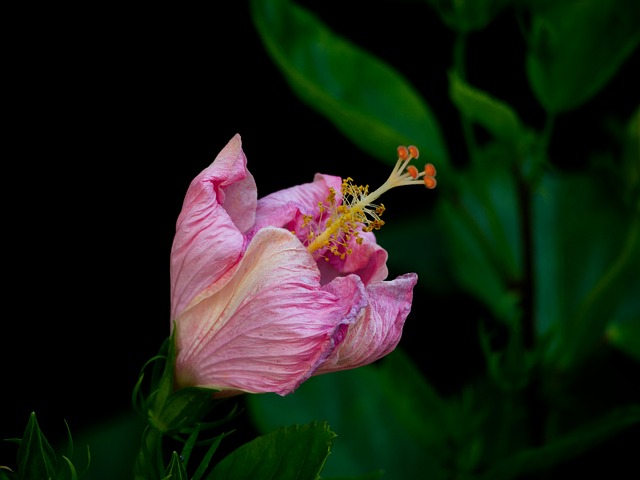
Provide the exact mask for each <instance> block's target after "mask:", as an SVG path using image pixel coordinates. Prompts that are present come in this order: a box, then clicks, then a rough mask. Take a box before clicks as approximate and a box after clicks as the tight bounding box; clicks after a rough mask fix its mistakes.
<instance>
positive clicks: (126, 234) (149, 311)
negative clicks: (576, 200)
mask: <svg viewBox="0 0 640 480" xmlns="http://www.w3.org/2000/svg"><path fill="white" fill-rule="evenodd" d="M218 3H220V6H219V7H208V8H207V9H202V10H200V9H197V8H195V7H194V8H193V10H190V9H189V8H185V7H180V8H178V7H165V8H162V7H159V6H157V5H153V6H152V7H149V8H148V9H146V10H143V9H141V8H137V9H136V10H135V11H134V10H132V9H130V8H122V9H119V10H117V9H115V8H113V7H111V8H108V7H105V10H104V11H100V10H99V9H98V8H95V7H92V8H91V9H84V10H83V8H82V7H74V8H70V7H69V9H68V10H67V11H61V10H60V7H55V9H54V8H53V7H50V8H51V10H45V9H42V8H41V9H38V10H36V9H34V10H31V11H27V10H24V11H16V12H15V13H14V14H13V15H12V16H11V20H10V23H11V27H12V28H11V35H10V39H9V43H8V47H9V48H8V51H9V55H8V58H7V59H6V60H7V66H8V68H5V73H4V75H3V76H6V77H7V79H8V80H9V83H10V87H9V88H8V89H7V90H6V94H5V101H6V102H7V104H8V105H7V106H8V108H7V109H6V110H5V112H6V114H5V117H6V121H8V124H9V125H8V128H7V129H6V130H5V132H6V140H5V141H3V143H4V152H5V153H4V155H3V158H4V162H3V164H4V165H5V170H4V173H3V176H2V178H3V184H4V188H3V199H4V209H3V210H4V218H3V230H4V235H3V237H4V242H3V243H4V250H5V255H4V257H5V258H4V266H5V269H4V272H5V275H4V282H3V283H4V285H5V286H4V288H3V289H2V292H3V295H2V298H3V304H4V306H5V309H4V314H3V316H4V318H3V320H2V330H1V332H0V335H1V336H0V372H1V373H0V398H1V405H2V407H1V410H0V412H1V413H0V438H8V437H14V436H20V435H21V434H22V431H23V429H24V426H25V424H26V421H27V419H28V416H29V414H30V413H31V412H32V411H35V412H36V413H37V415H38V420H39V422H40V424H41V426H42V427H43V429H44V430H45V433H47V432H51V435H52V436H53V437H54V438H55V437H56V436H57V435H60V436H62V434H63V433H64V431H63V427H62V421H63V419H64V420H66V421H67V422H68V423H69V425H70V427H71V430H72V432H75V431H79V430H82V429H83V428H84V427H86V426H88V425H91V424H92V423H94V422H97V421H100V420H103V419H108V418H110V417H111V416H112V415H113V414H114V413H118V412H123V411H128V410H129V409H130V393H131V390H132V388H133V385H134V383H135V381H136V379H137V377H138V373H139V370H140V368H141V366H142V364H143V363H144V362H145V361H146V360H147V359H149V358H150V357H151V356H153V355H154V354H155V353H156V352H157V350H158V348H159V346H160V344H161V342H162V341H163V340H164V338H165V337H166V336H167V335H168V333H169V318H168V311H169V252H170V248H171V242H172V237H173V231H174V226H175V220H176V218H177V215H178V213H179V211H180V207H181V203H182V198H183V196H184V193H185V192H186V189H187V187H188V185H189V182H190V181H191V179H192V178H193V177H194V176H195V175H196V174H197V173H198V172H200V171H201V170H202V169H203V168H205V167H206V166H208V165H209V164H210V162H211V161H212V160H213V158H215V155H216V154H217V153H218V151H219V150H220V149H221V148H222V147H224V145H225V144H226V143H227V142H228V141H229V140H230V139H231V137H232V136H233V135H234V134H235V133H240V134H241V136H242V139H243V147H244V151H245V153H246V154H247V157H248V161H249V168H250V170H251V172H252V173H253V175H254V176H255V178H256V181H257V184H258V192H259V195H260V196H262V195H265V194H267V193H270V192H271V191H274V190H277V189H280V188H283V187H287V186H290V185H293V184H297V183H304V182H307V181H310V180H311V179H312V177H313V174H314V173H315V172H318V171H320V172H324V173H331V174H336V175H341V176H352V177H354V178H356V179H362V181H363V182H367V183H371V184H375V182H376V181H378V180H380V181H382V180H384V178H386V176H387V173H388V172H387V167H386V166H384V165H381V164H380V163H379V162H378V161H376V160H372V159H370V158H368V157H366V156H365V155H364V154H363V153H362V152H361V151H359V150H358V149H357V148H355V147H354V146H353V145H352V144H351V143H350V142H349V141H347V140H346V139H345V138H344V137H343V136H342V135H341V134H340V133H339V132H337V130H336V129H335V128H334V127H333V126H332V125H331V124H330V123H329V122H328V121H326V120H325V119H324V118H323V117H320V116H319V115H318V114H316V113H315V112H314V111H313V110H311V109H309V108H307V107H306V106H305V105H303V104H301V103H300V101H299V100H298V99H297V97H295V96H294V95H293V94H292V92H291V91H290V89H289V88H288V86H287V85H286V83H285V81H284V79H283V77H282V75H281V74H280V72H279V71H278V70H277V69H276V67H275V66H274V65H273V63H272V62H271V60H270V59H269V58H268V56H267V54H266V52H265V50H264V48H263V46H262V44H261V43H260V41H259V38H258V36H257V33H256V31H255V29H254V27H253V25H252V23H251V19H250V15H249V10H248V6H247V4H246V3H245V2H224V4H222V2H216V5H218ZM327 5H329V6H325V7H324V8H322V9H319V8H316V10H317V11H318V12H319V13H320V14H321V15H322V17H323V18H325V19H326V21H327V22H328V23H329V25H331V27H332V28H334V29H335V30H337V31H338V32H339V33H341V34H343V35H345V36H347V37H349V38H351V39H352V40H353V41H355V42H357V43H359V44H360V45H362V46H364V47H366V48H368V49H369V50H371V51H373V52H374V53H376V54H377V55H379V56H381V57H382V58H384V59H385V60H386V61H388V62H389V63H391V64H392V65H394V66H396V67H397V68H398V69H399V70H401V71H402V72H403V73H404V74H405V75H407V77H408V78H409V79H410V80H411V81H412V82H413V83H414V85H415V86H416V87H417V88H418V90H419V91H420V92H421V93H422V94H423V95H424V97H425V98H426V99H427V101H428V102H429V104H430V105H431V106H432V108H433V109H434V111H435V113H436V115H437V116H438V119H439V120H440V122H441V126H442V127H443V131H444V134H445V136H446V138H447V142H448V147H449V150H450V153H451V157H452V158H453V161H454V162H455V163H458V164H462V163H464V158H465V151H464V149H463V147H462V139H461V137H460V136H459V135H460V133H459V132H460V130H459V124H458V119H457V116H456V113H455V111H454V110H453V107H452V106H451V105H450V104H449V101H448V98H447V97H446V94H445V93H446V82H447V76H446V72H447V69H448V68H449V66H450V63H451V46H452V40H453V39H452V34H451V32H450V31H449V30H448V29H447V28H446V27H445V26H444V25H443V24H442V23H441V22H440V20H439V19H438V17H437V16H436V14H435V13H434V12H433V11H432V10H431V9H429V8H428V7H426V6H425V5H424V4H422V3H418V2H406V3H405V2H385V1H382V2H366V5H367V8H366V10H360V11H357V12H356V11H354V12H352V13H349V12H346V11H344V10H343V9H339V8H337V7H336V6H335V5H336V3H335V2H333V3H332V2H329V3H328V4H327ZM332 5H333V7H332ZM505 39H508V41H505ZM469 49H470V51H469V59H470V65H469V77H470V80H471V81H472V82H473V83H475V84H476V85H477V86H478V87H480V88H484V89H486V90H488V91H489V92H491V93H494V94H495V95H498V96H500V97H501V98H503V99H504V100H506V101H508V102H509V103H511V104H512V105H514V106H515V108H516V109H517V110H518V112H519V113H520V114H521V116H522V117H523V118H524V119H526V121H527V122H528V123H529V125H530V126H532V127H539V126H540V125H541V121H542V118H543V116H542V111H541V110H540V109H539V107H538V106H537V104H536V103H535V100H534V98H533V96H532V94H531V92H530V91H529V89H528V86H527V83H526V79H525V76H524V68H523V55H524V43H523V42H522V40H521V36H520V34H519V32H518V30H517V26H516V23H515V20H514V18H513V16H512V14H510V13H505V14H502V15H500V16H499V17H498V18H497V19H496V20H495V22H494V23H492V25H491V27H490V28H489V29H488V30H486V31H484V32H482V34H477V35H475V34H474V35H472V36H471V37H470V46H469ZM488 52H491V53H488ZM637 58H638V55H637V54H636V55H635V57H634V61H635V60H637ZM488 60H489V61H491V62H493V64H492V65H489V64H487V61H488ZM629 63H633V62H629ZM636 64H637V61H636ZM638 80H639V78H638V74H637V73H636V72H634V71H633V70H632V69H631V68H630V67H629V64H627V66H626V67H625V68H624V69H623V71H622V72H621V74H620V75H619V76H618V77H616V79H615V80H614V82H613V83H612V84H611V85H610V86H609V87H607V89H605V91H603V92H602V93H601V94H599V95H598V96H597V97H596V98H595V99H594V101H593V102H591V103H590V104H589V105H588V106H587V107H585V108H582V109H580V110H579V111H577V112H572V113H570V114H567V115H564V116H562V117H561V118H560V119H559V120H558V124H557V136H558V137H561V138H562V139H563V141H562V143H559V142H558V143H552V145H551V147H552V155H553V156H554V161H555V162H556V164H557V165H558V166H560V167H562V168H567V169H571V168H578V167H579V166H580V165H579V164H577V163H574V162H575V160H574V159H576V158H580V157H581V156H582V155H581V153H583V152H586V150H587V149H588V148H593V147H594V146H595V147H598V145H606V144H607V142H608V141H609V138H608V136H607V133H606V132H604V130H603V129H602V125H601V124H600V123H599V122H598V121H595V119H597V118H599V116H600V115H602V114H603V113H607V114H608V113H622V114H625V115H628V114H629V113H630V112H631V110H632V108H633V107H634V106H635V105H637V101H636V102H630V101H629V99H628V98H624V97H622V96H621V94H620V93H619V92H622V91H627V92H628V91H629V85H633V84H634V83H635V82H637V81H638ZM638 84H640V83H638ZM590 120H591V121H590ZM584 138H589V139H590V144H589V145H590V146H586V144H585V142H584ZM567 140H569V141H567ZM572 140H573V141H572ZM568 144H570V145H571V152H570V154H569V152H568V151H567V150H564V149H565V148H567V147H566V146H567V145H568ZM420 193H421V194H423V192H420ZM411 195H414V194H411ZM399 200H401V199H400V197H395V198H394V199H391V200H388V201H385V204H387V205H388V206H390V208H389V210H388V212H387V214H385V215H388V217H387V218H386V220H387V221H388V222H390V221H393V216H394V215H401V214H402V215H410V214H411V209H410V208H408V209H407V208H397V210H396V212H395V213H394V202H397V201H399ZM435 201H437V192H436V193H434V194H433V195H431V196H430V197H429V199H428V200H425V204H426V206H427V208H428V206H429V205H430V204H433V202H435ZM415 204H416V202H415V201H413V202H410V205H415ZM396 205H398V204H396ZM398 207H399V205H398ZM400 210H401V211H402V213H400ZM399 273H403V272H393V271H392V272H391V275H392V276H394V275H397V274H399ZM414 309H415V310H416V311H417V312H418V314H419V313H420V312H426V311H429V312H430V315H432V316H435V318H436V319H437V321H434V322H433V323H432V324H421V325H418V324H416V323H411V322H408V323H407V327H406V329H405V336H404V337H403V340H402V343H401V344H402V345H403V346H405V347H406V348H407V349H408V350H409V352H410V353H411V354H412V355H413V356H414V358H415V359H416V360H417V361H418V363H419V364H420V366H421V368H422V369H423V370H424V371H425V373H426V374H427V375H428V376H429V378H430V379H432V381H433V382H434V383H435V384H436V385H437V386H438V387H439V388H441V389H442V390H443V391H454V390H455V389H456V388H457V387H458V386H459V385H461V384H462V383H463V382H464V381H466V380H467V379H469V378H470V377H471V376H473V375H475V374H476V373H478V372H481V371H482V369H483V365H482V357H481V354H480V352H479V351H478V346H477V341H476V336H475V335H476V330H475V326H474V325H475V321H476V320H477V318H478V316H479V312H481V307H480V306H479V305H477V304H476V302H474V301H473V300H472V299H470V298H468V297H467V296H465V295H463V294H460V295H459V296H456V297H454V298H447V297H437V298H436V297H435V296H433V297H431V296H430V295H429V294H428V292H427V293H425V294H423V295H421V296H419V298H416V301H415V305H414ZM461 329H462V330H463V331H464V329H468V331H469V335H468V336H467V337H468V340H464V338H463V341H462V342H461V343H459V344H456V345H455V346H452V345H451V344H450V343H449V344H448V342H446V341H445V340H443V338H446V335H447V334H451V333H452V332H459V331H460V330H461ZM465 341H466V342H467V343H465ZM619 361H620V362H623V364H624V366H625V367H624V368H628V367H627V366H626V365H627V364H626V363H624V360H622V359H620V360H619ZM470 365H473V366H472V367H470ZM2 448H3V449H4V450H0V451H2V452H4V451H5V450H6V449H5V447H2ZM9 451H10V452H11V451H13V450H9ZM11 461H12V458H11V457H9V459H7V458H6V457H5V456H4V455H3V456H2V458H0V464H7V463H10V462H11Z"/></svg>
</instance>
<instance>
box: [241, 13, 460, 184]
mask: <svg viewBox="0 0 640 480" xmlns="http://www.w3.org/2000/svg"><path fill="white" fill-rule="evenodd" d="M251 10H252V17H253V21H254V24H255V26H256V28H257V30H258V33H259V34H260V37H261V38H262V41H263V43H264V45H265V47H266V49H267V52H268V53H269V55H270V56H271V58H272V59H273V61H274V62H275V64H276V65H277V66H278V67H279V68H280V70H281V72H282V74H283V75H284V77H285V79H286V81H287V82H288V84H289V85H290V87H291V88H292V90H293V91H294V92H295V93H296V94H297V95H298V97H299V98H300V99H301V100H302V101H303V102H304V103H306V104H307V105H309V106H310V107H311V108H313V109H315V110H317V111H318V112H320V113H321V114H322V115H324V116H325V117H326V118H328V119H329V120H330V121H331V122H333V124H334V125H335V126H336V127H337V128H338V130H340V131H341V132H342V133H343V134H344V135H345V136H346V137H347V138H349V139H350V140H351V141H352V142H353V143H354V144H356V145H357V146H358V147H360V148H361V149H362V150H363V151H365V152H367V153H369V154H370V155H372V156H373V157H375V158H378V159H380V160H382V161H385V162H390V163H394V162H395V161H396V148H397V147H398V145H410V144H413V145H416V146H417V147H418V148H419V149H420V150H421V151H422V152H423V154H427V155H426V156H428V157H429V159H430V161H431V162H432V163H434V164H435V165H436V166H437V168H438V169H439V170H442V171H445V170H446V169H447V168H448V165H447V163H448V154H447V150H446V147H445V143H444V140H443V137H442V134H441V131H440V127H439V125H438V123H437V121H436V118H435V117H434V115H433V113H432V112H431V109H430V108H429V106H428V105H427V104H426V103H425V101H424V100H423V98H422V97H421V96H420V95H419V93H418V92H417V91H416V89H415V88H414V87H413V86H412V85H411V83H410V82H409V81H408V80H407V79H406V78H405V77H404V76H403V75H402V74H400V73H399V72H398V71H396V70H395V69H394V68H393V67H391V66H390V65H388V64H386V63H385V62H383V61H382V60H380V59H379V58H377V57H376V56H374V55H372V54H370V53H368V52H366V51H365V50H363V49H362V48H360V47H358V46H357V45H354V44H353V43H351V42H350V41H348V40H347V39H345V38H343V37H341V36H339V35H337V34H336V33H334V32H333V31H331V30H330V29H329V28H328V27H327V26H326V25H324V24H323V23H322V22H321V21H320V20H319V19H318V18H317V17H316V16H315V15H313V14H312V13H310V12H309V11H307V10H306V9H304V8H302V7H299V6H297V5H295V4H294V3H292V2H290V1H286V0H253V1H252V2H251Z"/></svg>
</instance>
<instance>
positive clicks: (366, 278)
mask: <svg viewBox="0 0 640 480" xmlns="http://www.w3.org/2000/svg"><path fill="white" fill-rule="evenodd" d="M398 152H399V157H400V158H399V160H398V164H397V165H396V168H395V169H394V172H393V173H392V174H391V176H390V177H389V180H388V181H387V182H386V183H385V184H384V185H383V186H382V187H381V188H380V189H378V190H377V191H376V192H373V193H371V194H369V192H368V191H367V190H366V189H364V188H363V187H356V186H355V185H353V184H352V183H351V179H346V180H345V181H343V180H341V179H340V178H339V177H335V176H331V175H322V174H316V176H315V178H314V179H313V182H311V183H306V184H303V185H298V186H295V187H291V188H288V189H285V190H281V191H278V192H275V193H273V194H271V195H268V196H266V197H264V198H261V199H258V196H257V189H256V183H255V181H254V179H253V176H252V175H251V173H250V172H249V171H248V170H247V158H246V156H245V154H244V152H243V151H242V142H241V139H240V136H239V135H235V136H234V137H233V138H232V139H231V140H230V141H229V143H228V144H227V145H226V146H225V147H224V149H223V150H222V151H221V152H220V153H219V154H218V156H217V157H216V159H215V160H214V161H213V163H212V164H211V165H210V166H209V167H207V168H206V169H205V170H203V171H202V172H201V173H200V174H199V175H198V176H197V177H196V178H195V179H194V180H193V181H192V182H191V185H190V186H189V189H188V191H187V194H186V197H185V200H184V204H183V207H182V211H181V212H180V215H179V217H178V221H177V229H176V234H175V238H174V242H173V247H172V250H171V324H172V326H171V328H172V331H173V329H174V328H175V329H177V331H176V332H175V334H176V355H177V356H176V365H175V373H176V382H177V385H178V386H180V387H187V386H199V387H208V388H213V389H218V390H221V392H220V393H219V394H218V395H219V396H225V395H233V394H236V393H242V392H251V393H264V392H275V393H278V394H280V395H286V394H288V393H290V392H292V391H294V390H295V389H296V388H297V387H298V386H299V385H300V384H301V383H302V382H303V381H305V380H306V379H308V378H309V377H310V376H312V375H316V374H320V373H327V372H332V371H338V370H345V369H350V368H355V367H359V366H362V365H366V364H369V363H371V362H374V361H375V360H378V359H379V358H381V357H383V356H384V355H386V354H388V353H389V352H391V351H392V350H393V349H394V348H395V347H396V345H397V344H398V342H399V340H400V337H401V335H402V328H403V325H404V322H405V320H406V318H407V315H408V314H409V311H410V309H411V302H412V297H413V287H414V286H415V284H416V282H417V275H416V274H415V273H408V274H405V275H401V276H399V277H397V278H396V279H394V280H391V281H388V280H386V277H387V275H388V271H387V267H386V260H387V252H386V251H385V250H384V249H383V248H382V247H380V246H379V245H378V244H377V243H376V241H375V237H374V234H373V233H372V232H371V230H373V229H376V228H379V227H380V226H381V225H382V223H383V222H382V220H381V219H380V215H381V214H382V210H383V207H381V206H377V205H375V204H373V203H372V202H374V201H375V200H376V199H377V198H378V197H379V196H380V194H381V193H382V192H383V191H385V190H388V189H389V188H393V187H394V186H399V185H409V184H413V183H422V182H424V184H426V185H427V187H429V188H433V187H434V186H435V179H434V178H433V177H434V176H435V170H434V169H433V167H432V166H431V165H428V166H427V168H426V169H425V172H420V173H418V172H417V169H416V168H415V167H413V166H407V165H408V162H409V160H411V159H412V158H417V157H418V152H417V149H415V147H409V148H408V149H407V148H405V147H400V148H399V149H398Z"/></svg>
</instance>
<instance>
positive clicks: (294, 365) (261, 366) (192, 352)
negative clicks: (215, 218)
mask: <svg viewBox="0 0 640 480" xmlns="http://www.w3.org/2000/svg"><path fill="white" fill-rule="evenodd" d="M336 285H337V286H336V288H339V291H340V295H336V294H334V293H333V292H332V291H327V290H323V289H321V288H320V272H319V271H318V268H317V266H316V263H315V261H314V259H313V258H312V257H311V255H310V254H309V253H308V252H307V250H306V249H305V247H304V246H303V245H302V243H301V242H300V241H299V240H298V239H297V238H296V237H295V236H294V235H292V234H291V233H290V232H288V231H286V230H284V229H280V228H273V227H267V228H264V229H261V230H259V231H258V232H257V233H256V235H255V237H254V238H253V239H252V241H251V243H250V244H249V246H248V247H247V250H246V253H245V255H244V257H243V258H242V260H241V261H240V264H239V265H238V268H237V270H236V272H235V275H234V276H233V278H232V279H230V281H228V282H227V283H226V284H225V285H224V286H223V287H222V288H221V289H219V290H217V291H216V292H215V293H213V294H211V295H209V296H206V297H205V298H202V299H201V300H200V302H198V303H195V304H193V305H192V306H191V307H190V308H188V309H187V310H186V311H184V313H183V314H182V315H181V316H180V317H179V318H177V319H176V328H177V329H178V331H177V359H176V378H177V380H178V384H179V386H181V387H184V386H202V387H209V388H215V389H221V390H232V391H244V392H253V393H261V392H276V393H279V394H281V395H285V394H287V393H290V392H292V391H293V390H294V389H295V388H297V386H298V385H299V384H300V383H301V382H303V381H304V380H306V379H307V378H308V377H309V376H310V375H312V374H313V373H314V372H315V370H316V368H317V367H318V366H319V365H320V364H322V363H323V362H324V361H325V360H326V358H327V357H328V356H329V355H330V354H331V352H332V351H333V350H334V348H335V347H336V346H338V345H339V343H340V342H341V341H342V340H343V339H344V337H345V330H346V328H347V326H348V325H349V324H351V323H353V322H355V320H356V318H357V317H358V315H359V314H360V312H361V311H362V310H363V308H364V307H365V306H366V305H367V303H366V302H367V300H366V293H365V291H364V286H363V285H362V282H360V281H359V279H358V278H357V277H356V276H352V277H351V278H348V277H345V278H343V279H340V282H339V284H336Z"/></svg>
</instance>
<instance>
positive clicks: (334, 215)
mask: <svg viewBox="0 0 640 480" xmlns="http://www.w3.org/2000/svg"><path fill="white" fill-rule="evenodd" d="M397 152H398V161H397V162H396V165H395V167H394V168H393V171H392V172H391V175H389V178H388V179H387V180H386V181H385V182H384V183H383V184H382V185H381V186H380V187H379V188H377V189H376V190H374V191H372V192H369V186H368V185H364V186H363V185H356V184H355V183H354V181H353V179H352V178H351V177H347V178H345V179H344V180H343V181H342V186H341V188H340V190H341V191H340V193H341V195H338V192H336V191H335V189H333V188H330V189H329V195H328V196H327V198H326V200H325V201H323V202H319V203H318V213H317V215H316V216H312V215H305V216H304V217H303V224H302V230H303V231H304V232H305V233H303V234H302V235H300V234H299V238H300V237H301V239H304V240H303V241H304V242H305V244H306V245H307V250H308V251H309V252H310V253H311V254H313V255H315V256H316V257H318V258H324V259H325V260H327V261H328V260H329V259H330V256H335V257H338V258H340V259H341V260H344V259H345V258H346V256H347V255H350V254H351V253H352V250H353V243H354V242H355V244H357V245H360V244H362V242H363V238H362V236H361V234H362V232H372V231H374V230H379V229H380V228H381V227H382V226H383V225H384V220H382V218H381V217H382V214H383V213H384V211H385V207H384V205H383V204H382V203H380V204H378V203H376V202H377V201H378V199H379V198H380V197H381V196H382V194H383V193H385V192H387V191H388V190H391V189H392V188H395V187H401V186H405V185H424V186H426V187H427V188H428V189H433V188H435V186H436V183H437V182H436V179H435V176H436V169H435V167H434V166H433V165H432V164H430V163H427V164H426V166H425V167H424V169H423V170H422V171H419V170H418V169H417V168H416V167H415V166H414V165H409V162H411V160H414V159H417V158H418V157H419V156H420V152H419V151H418V148H417V147H415V146H413V145H410V146H409V147H405V146H399V147H398V150H397ZM299 233H300V232H299Z"/></svg>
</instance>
